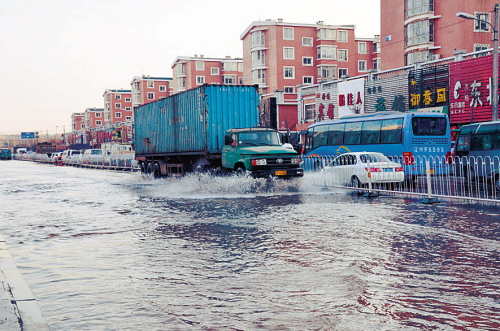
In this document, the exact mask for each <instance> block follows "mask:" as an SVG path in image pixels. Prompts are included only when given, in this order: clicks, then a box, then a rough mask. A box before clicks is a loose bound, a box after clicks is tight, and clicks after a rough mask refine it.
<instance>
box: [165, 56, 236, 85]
mask: <svg viewBox="0 0 500 331" xmlns="http://www.w3.org/2000/svg"><path fill="white" fill-rule="evenodd" d="M171 67H172V70H173V93H179V92H182V91H186V90H189V89H192V88H195V87H198V86H201V85H203V84H225V85H237V84H242V83H243V59H242V58H231V57H230V56H226V57H225V58H205V56H204V55H200V56H198V55H194V56H193V57H186V56H179V57H177V58H176V59H175V60H174V62H173V63H172V66H171Z"/></svg>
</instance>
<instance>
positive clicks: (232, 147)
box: [222, 133, 239, 169]
mask: <svg viewBox="0 0 500 331" xmlns="http://www.w3.org/2000/svg"><path fill="white" fill-rule="evenodd" d="M237 144H238V136H237V134H235V133H228V134H226V135H225V137H224V147H223V148H222V167H224V168H229V169H233V168H234V164H235V163H236V161H237V158H236V157H237V156H238V155H239V154H238V148H237Z"/></svg>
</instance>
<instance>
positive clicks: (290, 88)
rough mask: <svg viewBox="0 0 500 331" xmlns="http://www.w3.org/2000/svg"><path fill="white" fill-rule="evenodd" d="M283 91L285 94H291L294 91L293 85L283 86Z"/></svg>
mask: <svg viewBox="0 0 500 331" xmlns="http://www.w3.org/2000/svg"><path fill="white" fill-rule="evenodd" d="M285 93H286V94H293V93H295V86H285Z"/></svg>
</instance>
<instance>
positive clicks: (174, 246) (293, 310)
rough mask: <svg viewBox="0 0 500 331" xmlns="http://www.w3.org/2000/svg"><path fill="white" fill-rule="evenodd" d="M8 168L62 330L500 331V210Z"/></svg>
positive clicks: (29, 248) (35, 270)
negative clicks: (450, 330) (499, 278)
mask: <svg viewBox="0 0 500 331" xmlns="http://www.w3.org/2000/svg"><path fill="white" fill-rule="evenodd" d="M310 183H311V181H310V180H308V177H307V176H306V177H305V178H303V179H301V180H299V181H280V180H278V181H275V182H267V181H265V180H254V179H251V178H246V177H236V176H232V177H231V176H229V177H220V178H218V177H216V178H213V177H210V176H208V175H196V176H188V177H185V178H182V179H168V180H156V181H152V180H147V179H144V178H141V176H140V175H138V174H136V173H114V172H105V171H98V170H91V169H77V168H68V167H50V166H47V165H38V164H33V163H28V162H17V161H13V162H0V195H1V198H2V217H1V218H0V233H1V234H2V235H3V236H4V237H5V239H6V240H7V242H8V245H9V247H10V249H11V253H12V254H13V256H14V257H15V259H16V262H17V264H18V266H19V269H20V270H21V272H22V273H23V275H24V277H25V279H26V280H27V281H28V283H29V284H30V286H31V289H32V290H33V292H34V295H35V297H36V298H37V299H38V301H39V303H40V306H41V308H42V310H43V312H44V314H45V317H46V319H47V322H48V323H49V325H50V327H51V329H52V330H193V329H194V330H207V329H208V330H225V329H227V330H253V329H264V330H401V329H404V330H448V329H454V330H455V329H456V330H472V329H478V330H496V329H499V327H500V288H499V287H500V281H499V280H498V274H499V271H500V256H499V255H500V252H499V251H500V250H499V247H500V246H499V238H500V232H499V231H500V217H499V215H500V213H499V210H498V207H487V206H476V205H465V204H451V203H446V204H445V203H443V204H439V205H432V206H428V205H422V204H419V203H418V201H415V200H412V199H402V198H390V197H383V198H378V199H374V200H367V199H365V198H363V197H358V196H357V195H352V194H347V193H346V192H345V191H324V190H322V189H321V188H320V187H316V186H314V185H311V184H310Z"/></svg>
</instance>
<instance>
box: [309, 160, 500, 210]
mask: <svg viewBox="0 0 500 331" xmlns="http://www.w3.org/2000/svg"><path fill="white" fill-rule="evenodd" d="M334 158H335V157H333V156H314V157H305V156H303V157H302V161H303V163H302V164H303V167H304V170H305V173H306V175H307V176H308V177H309V178H310V179H311V180H312V181H313V184H316V185H320V186H324V187H337V188H346V189H351V190H353V189H355V190H358V191H361V192H365V193H370V192H376V193H382V192H385V193H403V194H409V195H417V196H421V197H424V198H425V199H426V200H427V201H431V202H437V199H438V198H450V199H462V200H476V201H488V202H495V203H499V202H500V177H499V173H500V171H499V169H500V166H499V164H500V159H499V158H498V157H484V158H483V157H455V158H453V159H452V158H445V157H429V158H426V157H415V158H414V159H412V162H410V163H413V164H411V165H409V164H405V163H408V161H407V160H404V159H403V158H402V157H400V158H394V157H393V158H391V157H389V158H390V159H391V160H392V161H394V162H396V163H398V164H399V165H401V167H403V168H404V174H405V180H404V181H402V182H400V183H390V184H389V183H377V182H374V183H371V185H368V184H365V185H364V186H363V187H360V188H356V187H353V185H352V183H351V177H352V176H353V175H354V172H359V171H368V170H367V169H366V168H365V166H364V165H363V168H364V169H352V170H351V173H348V172H345V173H343V174H342V175H339V172H338V171H332V166H331V165H330V163H331V162H332V161H333V159H334ZM405 161H407V162H405ZM343 176H344V177H347V178H342V177H343ZM370 186H371V187H370Z"/></svg>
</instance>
